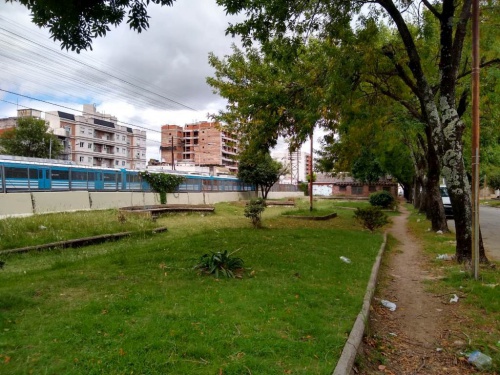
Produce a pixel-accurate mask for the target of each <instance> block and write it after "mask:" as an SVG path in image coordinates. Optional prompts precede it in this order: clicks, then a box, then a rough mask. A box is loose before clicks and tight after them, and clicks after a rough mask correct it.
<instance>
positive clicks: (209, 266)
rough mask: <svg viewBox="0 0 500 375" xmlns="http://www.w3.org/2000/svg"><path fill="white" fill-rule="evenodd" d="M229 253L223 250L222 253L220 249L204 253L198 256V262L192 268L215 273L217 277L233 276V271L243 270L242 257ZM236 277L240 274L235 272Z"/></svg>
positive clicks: (211, 273)
mask: <svg viewBox="0 0 500 375" xmlns="http://www.w3.org/2000/svg"><path fill="white" fill-rule="evenodd" d="M231 255H232V253H231V254H229V253H228V252H227V250H225V251H224V252H223V253H221V252H220V251H218V252H216V253H214V252H212V253H211V254H204V255H202V257H201V258H200V263H198V264H197V265H196V266H195V267H194V268H195V269H199V270H201V271H203V272H205V273H207V274H210V275H215V277H216V278H217V279H218V278H219V275H221V276H224V277H227V278H234V277H235V272H236V273H238V272H239V271H242V270H243V263H244V262H243V259H241V258H238V257H232V256H231ZM237 275H238V277H241V275H239V274H237Z"/></svg>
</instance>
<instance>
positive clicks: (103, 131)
mask: <svg viewBox="0 0 500 375" xmlns="http://www.w3.org/2000/svg"><path fill="white" fill-rule="evenodd" d="M45 120H46V121H47V122H48V123H49V125H50V127H51V128H53V129H54V131H55V132H56V131H57V132H60V131H61V130H60V129H64V132H65V133H66V135H67V137H68V138H69V148H70V158H69V159H70V160H71V161H73V162H75V163H77V164H82V165H88V166H99V167H107V168H127V169H145V168H146V132H145V131H142V130H137V129H132V128H130V127H127V126H122V125H118V120H117V118H116V117H114V116H111V115H109V114H103V113H100V112H98V111H97V109H96V106H95V105H94V104H84V105H83V113H82V115H81V116H78V115H73V114H70V113H66V112H61V111H52V112H46V114H45Z"/></svg>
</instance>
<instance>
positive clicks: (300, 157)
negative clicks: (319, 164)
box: [271, 151, 309, 184]
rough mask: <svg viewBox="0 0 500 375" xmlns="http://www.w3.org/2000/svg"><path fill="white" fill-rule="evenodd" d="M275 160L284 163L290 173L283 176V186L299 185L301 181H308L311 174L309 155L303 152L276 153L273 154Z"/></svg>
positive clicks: (281, 181) (281, 180) (281, 179)
mask: <svg viewBox="0 0 500 375" xmlns="http://www.w3.org/2000/svg"><path fill="white" fill-rule="evenodd" d="M271 156H272V158H273V159H274V160H277V161H279V162H280V163H282V164H283V165H284V166H285V167H286V168H287V170H288V173H287V174H286V175H284V176H281V178H280V183H282V184H297V183H298V182H299V181H302V182H303V181H306V179H307V177H306V176H307V174H308V173H309V172H308V171H309V163H308V160H309V154H308V153H306V152H302V151H295V152H292V153H290V152H288V151H274V152H271Z"/></svg>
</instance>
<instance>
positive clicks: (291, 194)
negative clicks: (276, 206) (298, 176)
mask: <svg viewBox="0 0 500 375" xmlns="http://www.w3.org/2000/svg"><path fill="white" fill-rule="evenodd" d="M267 198H268V199H283V198H304V193H303V192H301V191H270V192H269V194H267Z"/></svg>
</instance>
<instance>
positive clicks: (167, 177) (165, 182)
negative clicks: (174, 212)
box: [139, 171, 185, 204]
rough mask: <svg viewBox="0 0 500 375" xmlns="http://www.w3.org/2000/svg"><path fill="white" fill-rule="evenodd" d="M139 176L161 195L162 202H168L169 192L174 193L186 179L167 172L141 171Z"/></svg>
mask: <svg viewBox="0 0 500 375" xmlns="http://www.w3.org/2000/svg"><path fill="white" fill-rule="evenodd" d="M139 176H140V177H141V178H142V179H144V180H145V181H146V182H147V183H148V184H149V185H150V186H151V189H152V190H153V191H154V192H155V193H158V195H159V196H160V203H161V204H167V193H173V192H175V190H176V189H177V188H178V187H179V185H180V184H182V183H183V182H184V180H185V178H184V177H183V176H177V175H174V174H167V173H150V172H148V171H145V172H139Z"/></svg>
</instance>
